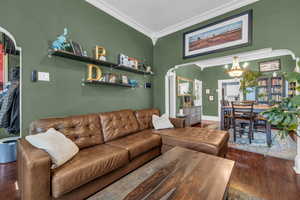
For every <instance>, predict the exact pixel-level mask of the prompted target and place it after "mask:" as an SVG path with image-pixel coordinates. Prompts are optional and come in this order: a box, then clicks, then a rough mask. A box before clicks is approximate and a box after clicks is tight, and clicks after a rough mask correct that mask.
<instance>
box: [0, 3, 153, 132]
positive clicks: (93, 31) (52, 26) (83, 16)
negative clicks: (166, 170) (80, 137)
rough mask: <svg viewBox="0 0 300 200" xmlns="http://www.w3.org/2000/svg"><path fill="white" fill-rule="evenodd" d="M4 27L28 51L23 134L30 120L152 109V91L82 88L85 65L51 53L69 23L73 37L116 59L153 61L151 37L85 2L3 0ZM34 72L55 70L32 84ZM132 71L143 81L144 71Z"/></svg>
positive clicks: (1, 18)
mask: <svg viewBox="0 0 300 200" xmlns="http://www.w3.org/2000/svg"><path fill="white" fill-rule="evenodd" d="M0 26H1V27H3V28H5V29H6V30H8V31H9V32H10V33H12V35H13V36H14V37H15V38H16V41H17V43H18V45H19V46H20V47H22V52H23V58H22V60H23V63H22V67H23V68H22V70H23V75H22V78H23V82H22V83H23V85H22V106H23V113H22V114H23V120H22V123H23V136H25V135H27V134H28V127H29V124H30V122H31V121H33V120H36V119H40V118H46V117H57V116H65V115H74V114H86V113H95V112H102V111H112V110H118V109H126V108H131V109H142V108H149V107H152V89H144V88H137V89H131V88H121V87H110V86H84V87H83V86H81V79H82V78H84V77H85V74H86V67H85V66H86V64H85V63H80V62H77V61H71V60H66V59H63V58H59V57H52V58H49V57H48V55H47V52H48V44H49V41H51V40H54V39H56V37H57V35H58V34H61V33H62V32H63V29H64V27H67V28H68V30H69V32H70V37H71V39H72V40H74V41H77V42H79V43H80V44H81V45H82V47H83V49H85V50H87V51H88V54H89V55H92V49H93V48H94V47H95V46H96V45H101V46H104V47H105V48H106V49H107V51H108V60H109V61H112V62H117V55H118V54H119V53H124V54H126V55H128V56H132V57H136V58H138V59H143V60H144V59H146V61H148V62H149V63H150V65H151V64H152V60H153V45H152V41H151V39H149V38H148V37H146V36H145V35H143V34H142V33H139V32H137V31H136V30H134V29H132V28H131V27H129V26H127V25H125V24H123V23H121V22H120V21H118V20H116V19H114V18H113V17H111V16H109V15H107V14H105V13H104V12H101V11H100V10H99V9H97V8H95V7H93V6H91V5H90V4H88V3H87V2H85V1H82V0H63V1H61V0H51V1H49V0H26V1H20V0H1V5H0ZM33 70H38V71H42V72H49V73H50V80H51V81H50V82H36V83H34V82H31V81H30V76H31V72H32V71H33ZM123 73H124V74H128V75H129V76H130V77H131V78H134V79H139V80H141V81H143V82H145V81H150V80H149V79H151V78H148V77H144V76H143V75H136V74H131V73H126V72H123Z"/></svg>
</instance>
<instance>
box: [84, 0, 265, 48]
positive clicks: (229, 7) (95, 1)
mask: <svg viewBox="0 0 300 200" xmlns="http://www.w3.org/2000/svg"><path fill="white" fill-rule="evenodd" d="M85 1H86V2H88V3H89V4H91V5H93V6H95V7H96V8H98V9H100V10H102V11H104V12H106V13H107V14H109V15H111V16H113V17H114V18H116V19H118V20H120V21H121V22H123V23H125V24H127V25H128V26H130V27H132V28H134V29H135V30H137V31H139V32H141V33H143V34H145V35H146V36H148V37H149V38H151V39H152V43H153V45H155V44H156V42H157V40H158V39H159V38H161V37H163V36H166V35H169V34H171V33H174V32H176V31H179V30H182V29H184V28H187V27H190V26H193V25H195V24H198V23H201V22H204V21H206V20H209V19H212V18H214V17H217V16H220V15H223V14H225V13H227V12H230V11H233V10H236V9H239V8H241V7H243V6H246V5H249V4H252V3H255V2H257V1H260V0H233V1H231V2H229V3H227V4H224V5H222V6H219V7H217V8H214V9H212V10H208V11H206V12H204V13H202V14H201V15H198V16H195V17H192V18H189V19H187V20H184V21H182V22H179V23H178V24H175V25H172V26H169V27H167V28H165V29H163V30H161V31H158V32H155V31H153V30H151V29H149V28H147V27H146V26H144V25H142V24H140V23H138V22H137V21H135V20H134V19H132V18H131V17H129V16H128V15H126V14H124V13H123V12H121V11H119V10H118V9H116V8H114V7H113V6H111V5H109V4H107V3H106V2H104V1H103V0H85Z"/></svg>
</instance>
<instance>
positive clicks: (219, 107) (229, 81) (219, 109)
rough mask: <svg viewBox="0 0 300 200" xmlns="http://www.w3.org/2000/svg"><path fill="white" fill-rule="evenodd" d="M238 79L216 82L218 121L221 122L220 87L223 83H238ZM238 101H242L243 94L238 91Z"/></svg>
mask: <svg viewBox="0 0 300 200" xmlns="http://www.w3.org/2000/svg"><path fill="white" fill-rule="evenodd" d="M240 80H241V79H240V78H235V79H225V80H218V119H219V120H221V99H222V86H223V83H235V82H239V81H240ZM240 99H241V100H243V92H242V91H240Z"/></svg>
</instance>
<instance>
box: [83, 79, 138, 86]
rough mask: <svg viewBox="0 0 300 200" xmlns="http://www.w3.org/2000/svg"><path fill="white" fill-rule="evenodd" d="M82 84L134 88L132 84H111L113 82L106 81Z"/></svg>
mask: <svg viewBox="0 0 300 200" xmlns="http://www.w3.org/2000/svg"><path fill="white" fill-rule="evenodd" d="M82 84H83V85H85V84H95V85H111V86H120V87H127V88H133V86H131V85H130V84H125V83H111V82H104V81H82Z"/></svg>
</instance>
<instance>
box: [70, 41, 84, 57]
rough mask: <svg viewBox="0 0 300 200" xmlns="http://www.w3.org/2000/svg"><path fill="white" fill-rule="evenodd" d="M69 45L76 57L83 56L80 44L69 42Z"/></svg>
mask: <svg viewBox="0 0 300 200" xmlns="http://www.w3.org/2000/svg"><path fill="white" fill-rule="evenodd" d="M70 43H71V47H72V50H73V54H75V55H77V56H83V51H82V48H81V46H80V44H79V43H77V42H74V41H71V42H70Z"/></svg>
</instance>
